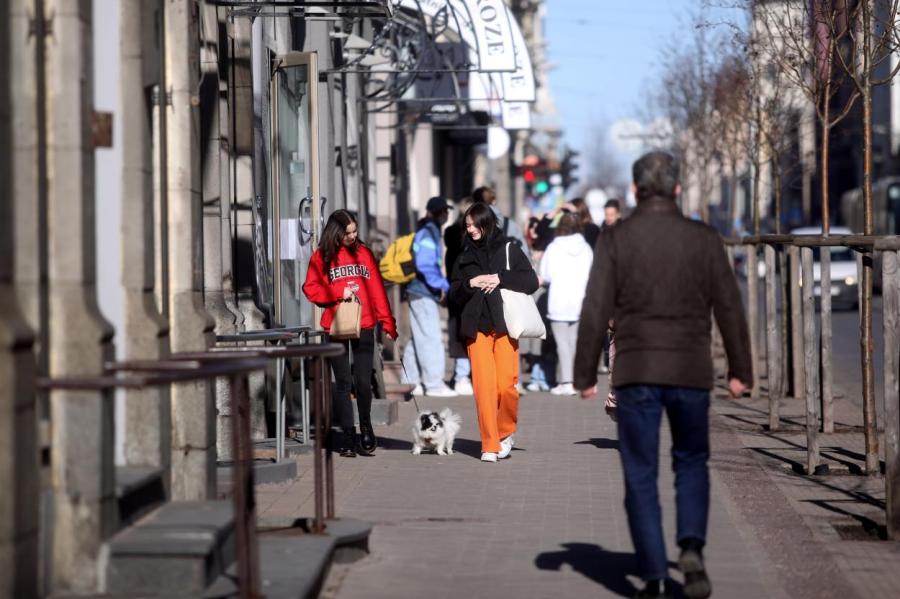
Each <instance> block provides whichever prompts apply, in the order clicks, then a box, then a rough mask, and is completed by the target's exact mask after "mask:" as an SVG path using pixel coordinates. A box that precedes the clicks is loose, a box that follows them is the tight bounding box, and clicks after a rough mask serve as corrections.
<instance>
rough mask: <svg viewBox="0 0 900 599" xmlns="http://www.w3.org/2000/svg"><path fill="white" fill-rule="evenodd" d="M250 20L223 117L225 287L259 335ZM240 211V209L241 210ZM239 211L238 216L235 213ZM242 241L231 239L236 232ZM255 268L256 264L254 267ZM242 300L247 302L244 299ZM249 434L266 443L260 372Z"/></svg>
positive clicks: (238, 38)
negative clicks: (253, 259)
mask: <svg viewBox="0 0 900 599" xmlns="http://www.w3.org/2000/svg"><path fill="white" fill-rule="evenodd" d="M252 26H253V25H252V24H251V22H250V19H235V20H234V22H233V23H228V28H227V31H228V33H229V35H230V36H231V38H232V44H231V51H230V52H229V53H228V86H229V93H228V98H227V102H226V106H225V107H224V108H223V109H221V110H222V118H223V119H224V120H225V121H226V122H227V126H225V127H224V128H223V130H227V131H228V132H229V135H228V138H229V141H230V142H231V143H230V147H231V151H230V152H229V154H228V165H229V174H230V176H231V180H232V185H231V188H230V192H231V195H230V197H228V198H227V200H228V205H227V207H223V210H222V253H223V255H224V256H226V257H227V258H226V259H224V260H223V261H222V268H223V271H222V284H223V289H224V290H225V300H226V302H229V301H231V302H233V305H232V304H229V307H230V308H231V310H232V311H234V312H236V314H237V322H236V326H237V329H238V330H239V331H246V330H259V329H261V328H263V327H264V326H265V322H264V320H263V315H262V312H260V311H259V309H258V308H257V307H256V306H255V305H254V303H253V296H252V288H251V289H250V290H249V293H243V294H242V293H239V290H240V283H239V278H238V276H237V275H238V274H239V273H238V269H237V264H239V263H240V258H237V254H238V253H240V252H242V251H249V248H251V247H252V233H253V219H252V214H253V213H252V209H251V208H252V207H251V204H250V203H251V202H252V201H253V200H254V197H255V189H254V182H253V160H254V156H253V152H254V149H253V148H254V146H253V141H254V137H253V135H254V131H253V120H254V112H253V78H252V73H251V71H252V68H251V64H252V62H251V61H252V60H253V58H252V53H251V28H252ZM239 206H240V207H241V208H240V209H239V208H238V207H239ZM232 212H234V214H232ZM242 213H245V214H246V215H247V218H246V220H245V221H244V223H245V224H243V225H238V226H234V224H237V223H239V222H241V221H240V215H241V214H242ZM238 230H239V231H241V233H240V236H236V237H232V235H234V233H235V231H238ZM248 244H249V245H248ZM251 264H252V263H251ZM241 297H243V298H244V299H243V301H241V300H240V299H239V298H241ZM248 383H249V393H250V406H251V413H250V426H251V431H250V434H251V435H252V436H253V438H254V439H265V438H266V437H267V436H268V435H267V431H266V375H265V373H264V372H256V373H253V374H251V375H250V379H249V381H248Z"/></svg>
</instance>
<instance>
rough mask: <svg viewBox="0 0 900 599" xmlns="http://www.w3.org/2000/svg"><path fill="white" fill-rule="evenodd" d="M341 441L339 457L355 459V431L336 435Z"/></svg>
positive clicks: (351, 430)
mask: <svg viewBox="0 0 900 599" xmlns="http://www.w3.org/2000/svg"><path fill="white" fill-rule="evenodd" d="M338 436H339V437H340V439H341V448H340V455H341V457H342V458H355V457H356V429H350V430H349V431H344V432H343V433H341V434H340V435H338Z"/></svg>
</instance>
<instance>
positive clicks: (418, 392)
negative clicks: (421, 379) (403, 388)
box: [410, 383, 425, 397]
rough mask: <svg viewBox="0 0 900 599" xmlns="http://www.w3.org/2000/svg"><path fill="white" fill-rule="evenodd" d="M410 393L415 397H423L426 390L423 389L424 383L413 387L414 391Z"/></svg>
mask: <svg viewBox="0 0 900 599" xmlns="http://www.w3.org/2000/svg"><path fill="white" fill-rule="evenodd" d="M410 393H411V394H412V395H413V396H415V397H422V396H423V395H425V389H423V388H422V383H419V384H418V385H416V386H415V387H413V390H412V391H410Z"/></svg>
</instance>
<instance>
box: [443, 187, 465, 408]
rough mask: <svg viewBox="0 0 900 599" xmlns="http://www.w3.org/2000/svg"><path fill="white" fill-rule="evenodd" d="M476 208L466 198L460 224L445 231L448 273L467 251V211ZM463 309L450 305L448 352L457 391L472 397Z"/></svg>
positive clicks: (459, 216) (461, 202)
mask: <svg viewBox="0 0 900 599" xmlns="http://www.w3.org/2000/svg"><path fill="white" fill-rule="evenodd" d="M471 205H472V198H471V197H465V198H463V199H462V200H460V201H459V202H458V204H457V208H456V209H457V212H458V216H457V218H456V221H455V222H454V223H453V224H451V225H450V226H448V227H447V228H446V229H444V246H445V247H446V248H447V251H446V253H445V254H444V261H445V264H446V265H447V269H446V270H447V272H448V273H452V272H453V267H454V266H456V259H457V258H458V257H459V255H460V253H462V251H463V239H464V237H465V235H466V223H465V220H466V210H468V209H469V206H471ZM460 311H461V307H460V306H459V305H457V304H456V303H454V302H449V303H448V304H447V312H448V316H449V317H448V319H447V337H448V340H447V351H448V353H449V354H450V357H451V358H453V390H454V391H456V392H457V393H459V394H460V395H472V364H471V362H469V353H468V352H467V351H466V341H465V339H464V338H463V337H462V336H461V335H460V333H459V320H460V318H459V317H460Z"/></svg>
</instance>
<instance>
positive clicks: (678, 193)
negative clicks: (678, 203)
mask: <svg viewBox="0 0 900 599" xmlns="http://www.w3.org/2000/svg"><path fill="white" fill-rule="evenodd" d="M680 195H681V183H679V184H678V185H676V186H675V197H676V198H677V197H678V196H680Z"/></svg>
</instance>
